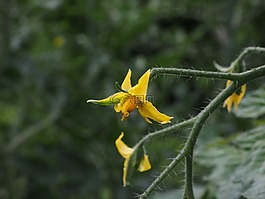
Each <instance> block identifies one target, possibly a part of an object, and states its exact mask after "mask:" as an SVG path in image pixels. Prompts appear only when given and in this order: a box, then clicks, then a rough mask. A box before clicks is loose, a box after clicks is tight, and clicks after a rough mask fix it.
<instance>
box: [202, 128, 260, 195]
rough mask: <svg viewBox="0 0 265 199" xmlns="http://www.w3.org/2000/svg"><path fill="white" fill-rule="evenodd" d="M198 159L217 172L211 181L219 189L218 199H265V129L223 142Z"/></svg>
mask: <svg viewBox="0 0 265 199" xmlns="http://www.w3.org/2000/svg"><path fill="white" fill-rule="evenodd" d="M227 140H228V141H227ZM197 157H198V159H197V161H198V162H199V163H200V164H202V165H204V166H211V167H212V168H213V170H212V172H211V174H210V175H209V176H208V180H209V181H210V182H211V183H212V184H214V185H215V186H216V197H217V198H220V199H221V198H240V197H245V198H255V199H263V198H265V126H264V125H263V126H260V127H257V128H255V129H253V130H250V131H247V132H244V133H242V134H238V135H237V136H234V137H233V138H228V139H227V138H226V139H219V140H218V141H215V142H214V143H211V144H209V145H207V146H206V147H204V148H203V149H201V150H200V151H199V152H198V156H197Z"/></svg>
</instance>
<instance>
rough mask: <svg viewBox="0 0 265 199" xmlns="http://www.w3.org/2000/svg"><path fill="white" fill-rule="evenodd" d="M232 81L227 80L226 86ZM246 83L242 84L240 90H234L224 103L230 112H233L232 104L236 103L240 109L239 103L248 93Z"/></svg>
mask: <svg viewBox="0 0 265 199" xmlns="http://www.w3.org/2000/svg"><path fill="white" fill-rule="evenodd" d="M231 83H232V81H231V80H227V82H226V87H228V86H229V85H230V84H231ZM246 88H247V86H246V84H244V85H243V86H241V87H240V88H239V89H240V90H239V91H236V92H234V93H233V94H232V95H230V96H229V97H228V98H227V99H226V100H225V101H224V104H223V107H226V108H227V110H228V112H231V110H232V105H233V103H234V106H235V108H236V109H238V104H239V103H240V102H241V100H242V98H243V97H244V95H245V93H246Z"/></svg>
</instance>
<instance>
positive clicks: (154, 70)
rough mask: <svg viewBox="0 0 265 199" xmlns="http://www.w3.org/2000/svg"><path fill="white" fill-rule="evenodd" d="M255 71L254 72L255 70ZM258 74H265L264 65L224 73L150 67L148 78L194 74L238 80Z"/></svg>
mask: <svg viewBox="0 0 265 199" xmlns="http://www.w3.org/2000/svg"><path fill="white" fill-rule="evenodd" d="M255 71H256V72H255ZM257 74H258V75H259V77H261V76H264V75H265V65H262V66H259V67H258V68H253V69H251V70H248V71H245V72H242V73H224V72H211V71H200V70H191V69H180V68H152V70H151V75H150V79H152V78H154V77H155V76H159V75H163V76H164V75H179V76H189V77H190V76H195V77H206V78H215V79H227V80H233V81H238V80H241V79H242V78H245V77H247V78H248V77H249V76H250V75H252V76H254V75H257Z"/></svg>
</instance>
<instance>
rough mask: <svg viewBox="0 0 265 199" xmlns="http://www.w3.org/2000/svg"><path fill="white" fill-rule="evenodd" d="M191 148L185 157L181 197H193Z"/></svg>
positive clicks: (188, 198) (186, 198)
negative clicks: (183, 183) (183, 184)
mask: <svg viewBox="0 0 265 199" xmlns="http://www.w3.org/2000/svg"><path fill="white" fill-rule="evenodd" d="M192 164H193V150H192V151H190V153H189V154H188V155H187V156H186V157H185V188H184V195H183V199H194V194H193V168H192Z"/></svg>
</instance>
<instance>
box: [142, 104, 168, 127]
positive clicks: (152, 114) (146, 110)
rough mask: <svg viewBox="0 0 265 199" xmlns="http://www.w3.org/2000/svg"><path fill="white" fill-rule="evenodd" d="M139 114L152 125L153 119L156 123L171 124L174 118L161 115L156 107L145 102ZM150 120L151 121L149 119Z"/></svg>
mask: <svg viewBox="0 0 265 199" xmlns="http://www.w3.org/2000/svg"><path fill="white" fill-rule="evenodd" d="M138 110H139V113H140V114H141V116H142V117H143V118H144V119H145V120H146V121H147V122H149V123H152V122H151V121H150V120H149V119H152V120H154V121H156V122H159V123H161V124H166V123H170V120H171V119H172V118H173V117H169V116H167V115H165V114H163V113H160V112H159V111H158V110H157V109H156V107H154V106H153V104H152V103H151V102H148V101H145V103H142V104H141V105H140V106H139V108H138ZM148 118H149V119H148Z"/></svg>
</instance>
